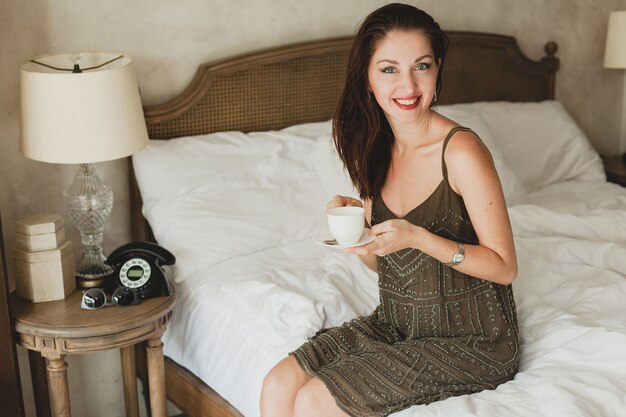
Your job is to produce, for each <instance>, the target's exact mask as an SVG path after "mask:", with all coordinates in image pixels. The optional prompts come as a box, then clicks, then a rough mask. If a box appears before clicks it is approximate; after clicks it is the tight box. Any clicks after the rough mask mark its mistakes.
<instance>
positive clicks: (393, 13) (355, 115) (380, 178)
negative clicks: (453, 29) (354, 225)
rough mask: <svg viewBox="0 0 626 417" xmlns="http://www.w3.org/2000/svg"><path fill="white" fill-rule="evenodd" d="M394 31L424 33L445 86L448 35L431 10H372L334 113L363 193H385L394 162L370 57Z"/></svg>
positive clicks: (341, 147) (343, 153)
mask: <svg viewBox="0 0 626 417" xmlns="http://www.w3.org/2000/svg"><path fill="white" fill-rule="evenodd" d="M393 30H402V31H413V30H417V31H420V32H422V33H423V34H425V35H426V36H427V37H428V38H429V40H430V44H431V47H432V49H433V54H434V58H435V62H438V63H439V72H438V74H437V84H436V91H437V95H439V92H440V91H441V72H442V69H443V63H444V60H445V56H446V51H447V49H448V36H447V35H446V34H445V33H444V32H443V31H442V30H441V28H440V27H439V24H437V22H435V21H434V20H433V18H432V17H431V16H430V15H429V14H428V13H426V12H424V11H422V10H420V9H418V8H416V7H413V6H409V5H406V4H399V3H392V4H388V5H386V6H383V7H381V8H379V9H377V10H375V11H373V12H372V13H370V14H369V15H368V16H367V17H366V18H365V20H364V21H363V23H361V25H360V27H359V29H358V31H357V34H356V36H355V37H354V40H353V42H352V48H351V49H350V54H349V56H348V66H347V73H346V84H345V86H344V89H343V92H342V94H341V98H340V99H339V104H338V106H337V110H336V112H335V116H334V118H333V137H334V140H335V146H336V147H337V152H338V153H339V156H340V158H341V160H342V161H343V163H344V165H345V167H346V169H347V171H348V174H349V175H350V178H351V179H352V182H353V183H354V185H355V187H356V189H357V191H358V192H359V194H360V195H361V198H373V197H374V195H376V193H378V192H380V189H381V188H382V186H383V184H384V183H385V180H386V178H387V171H388V170H389V164H390V163H391V145H392V143H393V133H392V132H391V127H390V126H389V123H388V122H387V118H386V117H385V114H384V113H383V111H382V109H381V108H380V106H379V105H378V103H377V102H376V100H375V99H374V97H371V96H370V94H369V93H368V78H367V71H368V67H369V62H370V59H371V57H372V55H373V54H374V50H375V49H376V48H377V47H378V45H379V44H380V42H381V41H382V40H383V38H384V37H385V36H386V35H387V33H389V32H390V31H393Z"/></svg>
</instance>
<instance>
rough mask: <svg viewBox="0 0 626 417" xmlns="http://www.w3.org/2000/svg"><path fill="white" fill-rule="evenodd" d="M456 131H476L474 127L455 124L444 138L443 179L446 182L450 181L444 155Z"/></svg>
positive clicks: (442, 154)
mask: <svg viewBox="0 0 626 417" xmlns="http://www.w3.org/2000/svg"><path fill="white" fill-rule="evenodd" d="M456 132H472V133H474V131H473V130H472V129H470V128H469V127H463V126H455V127H453V128H452V129H450V131H449V132H448V134H447V135H446V138H445V139H444V140H443V148H442V149H441V173H442V174H443V179H444V180H445V181H446V182H448V167H446V160H445V158H444V157H443V156H444V154H445V153H446V147H447V146H448V142H450V138H452V136H453V135H454V134H455V133H456ZM474 134H476V133H474Z"/></svg>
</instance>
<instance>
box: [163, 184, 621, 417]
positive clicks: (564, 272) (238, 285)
mask: <svg viewBox="0 0 626 417" xmlns="http://www.w3.org/2000/svg"><path fill="white" fill-rule="evenodd" d="M625 190H626V189H624V188H621V187H619V186H616V185H614V184H608V183H604V182H599V181H593V182H580V181H579V182H565V183H560V184H553V185H551V186H549V187H547V188H545V189H542V190H539V191H535V192H532V193H530V195H529V204H525V205H519V206H515V207H511V208H509V212H510V216H511V221H512V224H513V228H514V234H515V242H516V246H517V252H518V262H519V275H518V278H517V280H516V281H515V283H514V284H513V285H514V291H515V297H516V300H517V307H518V318H519V323H520V328H521V338H522V360H521V365H520V372H519V373H518V374H517V376H516V377H515V378H514V379H513V380H512V381H509V382H507V383H505V384H503V385H501V386H499V387H498V388H497V389H496V390H493V391H483V392H480V393H476V394H472V395H465V396H461V397H455V398H450V399H447V400H445V401H440V402H436V403H433V404H430V405H427V406H426V405H424V406H415V407H412V408H410V409H407V410H404V411H402V412H399V413H396V414H394V417H395V416H397V417H417V416H419V417H423V416H441V417H443V416H446V417H447V416H481V417H501V416H520V417H522V416H524V417H531V416H532V417H541V416H546V417H553V416H568V417H569V416H593V417H604V416H606V417H609V416H610V417H614V416H622V415H624V413H625V411H624V410H626V191H625ZM177 289H178V295H179V297H180V300H179V302H178V304H177V306H176V307H175V310H174V313H173V316H172V321H171V323H170V325H169V326H168V330H167V332H166V333H165V335H164V337H163V340H164V344H165V354H166V355H167V356H169V357H170V358H172V359H174V360H175V361H176V362H178V363H179V364H181V365H183V366H185V367H186V368H188V369H190V370H191V371H192V372H193V373H194V374H195V375H197V376H198V377H200V378H201V379H202V380H203V381H204V382H206V383H207V384H208V385H209V386H211V387H212V388H213V389H215V390H216V391H217V392H218V393H219V394H220V395H221V396H222V397H224V398H225V399H226V400H228V401H229V402H230V403H231V404H232V405H233V406H235V407H236V408H237V409H238V410H240V412H241V413H242V414H244V415H245V416H246V417H255V416H258V414H259V413H258V402H259V396H260V389H261V383H262V380H263V377H264V375H265V374H266V373H267V371H268V370H269V369H270V368H271V367H272V366H273V365H274V364H275V363H276V362H277V361H279V360H280V359H281V358H282V357H284V356H285V355H286V354H287V353H288V352H289V351H291V350H293V349H295V348H296V347H298V346H299V345H300V344H301V343H302V342H303V341H304V340H305V339H306V338H307V337H310V336H311V335H313V334H314V333H315V332H316V331H317V330H318V329H319V328H321V327H327V326H333V325H338V324H340V323H342V322H343V321H345V320H348V319H350V318H352V317H354V316H356V315H360V314H367V313H368V312H369V311H371V310H372V309H373V308H374V306H375V305H376V304H377V302H378V301H377V298H378V294H377V287H376V277H375V275H374V274H373V273H372V272H371V271H368V270H367V269H366V268H365V267H364V266H362V265H361V264H360V262H359V261H358V259H357V258H356V257H353V256H350V255H346V254H343V253H341V252H339V251H333V250H331V249H327V248H324V247H320V246H318V245H316V244H315V243H314V242H312V241H311V240H308V239H307V240H303V241H299V242H296V243H292V244H289V245H287V246H283V247H279V248H272V249H268V250H266V251H263V252H258V253H254V254H251V255H247V256H245V257H244V258H243V259H242V258H239V259H233V260H229V261H226V262H223V263H221V264H218V265H214V266H211V267H208V268H205V269H204V270H202V271H199V272H198V273H196V274H195V275H194V276H192V277H190V278H189V279H187V280H186V281H184V282H182V283H180V284H177Z"/></svg>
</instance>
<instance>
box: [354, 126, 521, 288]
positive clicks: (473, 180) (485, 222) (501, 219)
mask: <svg viewBox="0 0 626 417" xmlns="http://www.w3.org/2000/svg"><path fill="white" fill-rule="evenodd" d="M445 160H446V166H447V168H448V180H449V182H450V185H451V187H452V189H453V190H454V191H455V192H457V193H458V194H460V195H461V196H462V197H463V200H464V202H465V206H466V208H467V211H468V214H469V216H470V219H471V221H472V224H473V226H474V229H475V230H476V234H477V236H478V241H479V244H478V245H465V259H464V260H463V262H461V263H460V264H458V265H457V266H455V269H457V270H458V271H460V272H463V273H466V274H468V275H471V276H475V277H478V278H482V279H486V280H489V281H493V282H497V283H500V284H510V283H511V282H513V280H514V279H515V277H516V276H517V258H516V255H515V245H514V242H513V232H512V230H511V223H510V220H509V216H508V212H507V209H506V204H505V201H504V194H503V192H502V186H501V184H500V179H499V178H498V174H497V172H496V170H495V167H494V164H493V159H492V158H491V154H490V153H489V151H488V150H487V148H486V147H485V145H484V144H483V143H482V142H481V141H480V140H479V139H478V138H476V137H475V136H474V135H473V134H471V133H469V132H459V133H457V134H456V135H454V136H453V138H452V139H451V140H450V143H449V145H448V147H447V149H446V153H445ZM372 233H373V234H375V235H376V236H377V237H376V240H374V242H372V243H370V244H368V245H365V246H361V247H357V248H350V249H346V251H347V252H351V253H356V254H359V255H366V254H375V255H379V256H383V255H386V254H388V253H392V252H396V251H398V250H400V249H403V248H408V247H412V248H417V249H420V250H421V251H423V252H425V253H427V254H429V255H430V256H432V257H433V258H436V259H438V260H439V261H441V262H444V263H448V262H450V261H451V260H452V256H453V255H454V253H455V252H456V251H457V249H458V246H457V243H456V241H453V240H450V239H446V238H443V237H441V236H438V235H435V234H434V233H431V232H429V231H428V230H426V229H424V228H422V227H418V226H415V225H413V224H411V223H409V222H408V221H405V220H389V221H386V222H383V223H380V224H378V225H375V226H374V227H373V228H372Z"/></svg>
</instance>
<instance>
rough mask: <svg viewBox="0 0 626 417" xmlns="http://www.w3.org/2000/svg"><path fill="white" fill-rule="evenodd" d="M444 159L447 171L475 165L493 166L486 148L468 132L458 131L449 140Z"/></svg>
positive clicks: (476, 137) (477, 138)
mask: <svg viewBox="0 0 626 417" xmlns="http://www.w3.org/2000/svg"><path fill="white" fill-rule="evenodd" d="M444 158H445V161H446V165H447V166H448V170H449V171H450V170H451V171H454V170H455V169H457V168H461V169H462V168H469V167H472V166H474V167H476V165H478V166H480V165H486V167H492V166H493V158H492V157H491V153H490V152H489V149H487V146H485V144H484V143H483V141H482V140H480V138H479V137H478V136H477V135H476V134H475V133H473V132H468V131H458V132H456V133H455V134H454V135H453V136H452V137H451V138H450V141H449V142H448V146H447V147H446V151H445V154H444Z"/></svg>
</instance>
